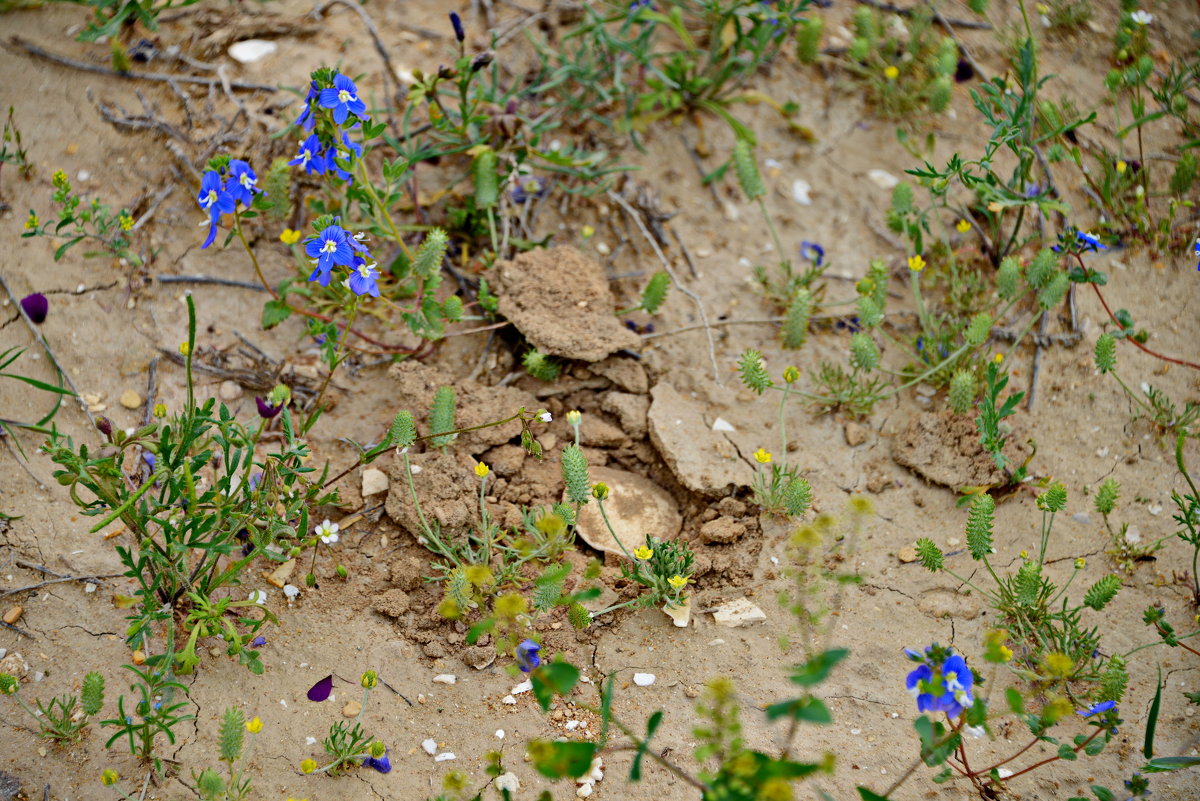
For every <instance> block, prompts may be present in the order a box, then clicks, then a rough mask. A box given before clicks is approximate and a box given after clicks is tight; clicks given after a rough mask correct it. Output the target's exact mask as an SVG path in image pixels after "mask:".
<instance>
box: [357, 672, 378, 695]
mask: <svg viewBox="0 0 1200 801" xmlns="http://www.w3.org/2000/svg"><path fill="white" fill-rule="evenodd" d="M359 683H360V684H362V686H363V689H364V690H373V689H375V685H376V684H378V683H379V674H378V673H376V672H375V671H373V670H368V671H366V672H365V673H363V674H362V678H361V679H359Z"/></svg>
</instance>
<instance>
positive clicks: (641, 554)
mask: <svg viewBox="0 0 1200 801" xmlns="http://www.w3.org/2000/svg"><path fill="white" fill-rule="evenodd" d="M633 555H634V556H635V557H636V558H638V559H641V560H642V561H643V562H645V561H646V560H647V559H649V558H650V557H651V556H654V551H652V550H650V549H649V548H648V547H646V546H645V545H643V546H641V547H639V548H635V549H634V551H633Z"/></svg>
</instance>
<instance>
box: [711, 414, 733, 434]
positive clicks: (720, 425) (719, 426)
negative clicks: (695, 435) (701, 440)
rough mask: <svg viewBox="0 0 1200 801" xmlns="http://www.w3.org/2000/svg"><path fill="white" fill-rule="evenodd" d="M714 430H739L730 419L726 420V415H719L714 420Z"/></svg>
mask: <svg viewBox="0 0 1200 801" xmlns="http://www.w3.org/2000/svg"><path fill="white" fill-rule="evenodd" d="M712 430H713V431H728V432H730V433H732V432H734V431H737V429H736V428H734V427H733V425H732V424H731V423H730V422H729V421H728V420H726V419H725V418H724V417H718V418H717V419H716V420H714V421H713V426H712Z"/></svg>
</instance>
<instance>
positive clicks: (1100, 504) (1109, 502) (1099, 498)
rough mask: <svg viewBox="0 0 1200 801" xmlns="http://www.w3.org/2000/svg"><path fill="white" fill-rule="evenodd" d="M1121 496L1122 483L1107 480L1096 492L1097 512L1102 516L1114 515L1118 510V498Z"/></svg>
mask: <svg viewBox="0 0 1200 801" xmlns="http://www.w3.org/2000/svg"><path fill="white" fill-rule="evenodd" d="M1120 495H1121V483H1120V482H1119V481H1117V480H1116V479H1115V478H1107V479H1105V480H1104V483H1103V484H1101V485H1100V488H1099V489H1097V490H1096V501H1095V503H1096V511H1097V512H1099V513H1100V514H1102V515H1110V514H1112V511H1113V509H1115V508H1117V498H1119V497H1120Z"/></svg>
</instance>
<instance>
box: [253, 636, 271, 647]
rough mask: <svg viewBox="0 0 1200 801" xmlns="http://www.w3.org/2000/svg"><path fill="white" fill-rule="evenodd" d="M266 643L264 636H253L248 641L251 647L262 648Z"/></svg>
mask: <svg viewBox="0 0 1200 801" xmlns="http://www.w3.org/2000/svg"><path fill="white" fill-rule="evenodd" d="M266 644H267V638H266V637H255V638H254V639H253V640H251V641H250V647H251V648H262V647H263V646H264V645H266Z"/></svg>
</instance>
